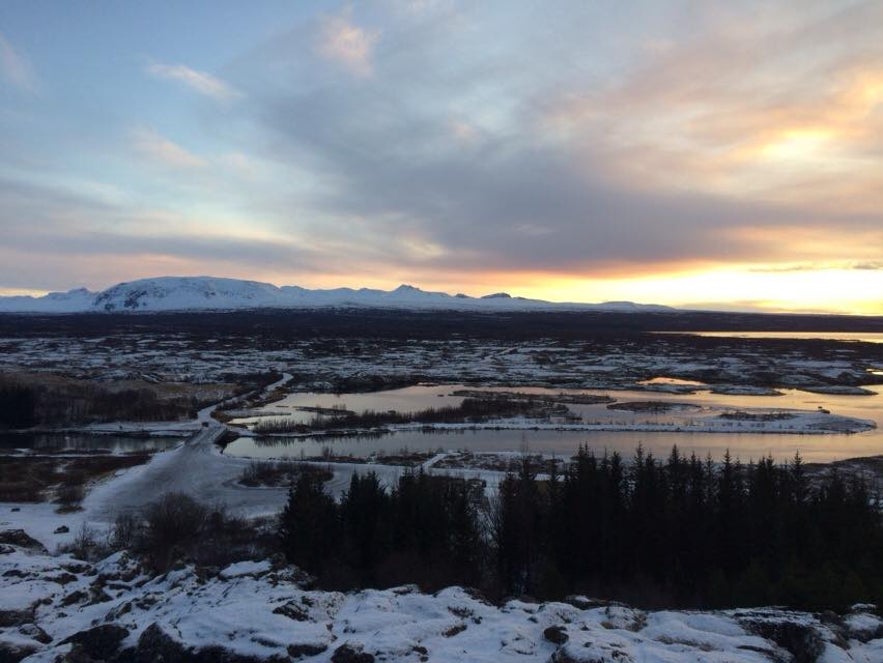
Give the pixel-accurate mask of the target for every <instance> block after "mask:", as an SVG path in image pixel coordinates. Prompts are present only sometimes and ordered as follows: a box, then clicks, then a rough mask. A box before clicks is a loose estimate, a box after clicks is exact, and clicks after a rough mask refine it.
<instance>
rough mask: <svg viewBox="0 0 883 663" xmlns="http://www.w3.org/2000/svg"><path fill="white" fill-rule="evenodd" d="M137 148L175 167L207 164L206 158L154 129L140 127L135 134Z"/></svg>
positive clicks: (198, 166) (142, 152) (158, 160)
mask: <svg viewBox="0 0 883 663" xmlns="http://www.w3.org/2000/svg"><path fill="white" fill-rule="evenodd" d="M132 137H133V143H134V146H135V149H136V150H137V151H138V152H139V153H141V154H143V155H144V156H146V157H147V158H149V159H150V160H152V161H155V162H157V163H161V164H164V165H166V166H171V167H173V168H182V169H193V168H202V167H203V166H205V165H206V162H205V160H204V159H202V158H200V157H198V156H196V155H195V154H192V153H191V152H188V151H187V150H186V149H184V148H183V147H181V146H180V145H178V144H177V143H174V142H172V141H171V140H169V139H168V138H166V137H164V136H162V135H160V134H159V133H157V132H156V131H154V130H153V129H148V128H144V127H141V128H138V129H136V130H135V131H134V132H133V134H132Z"/></svg>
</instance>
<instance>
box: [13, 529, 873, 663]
mask: <svg viewBox="0 0 883 663" xmlns="http://www.w3.org/2000/svg"><path fill="white" fill-rule="evenodd" d="M0 541H6V542H5V543H2V544H0V617H2V622H0V660H20V659H24V660H26V661H28V662H30V663H37V662H46V663H49V662H51V661H58V660H66V661H95V660H101V661H115V662H120V663H122V662H123V661H125V662H127V663H131V662H133V661H134V662H137V661H145V662H146V661H160V660H164V661H185V660H188V661H227V662H228V663H233V662H235V663H260V662H263V661H266V662H267V663H269V662H270V661H273V662H275V663H281V662H283V661H298V660H307V661H315V662H316V663H328V662H329V661H331V662H340V661H351V662H352V661H359V662H363V663H370V662H373V661H401V662H403V663H405V662H407V663H417V662H418V661H420V662H423V661H425V662H430V661H439V662H442V661H472V662H475V663H479V662H487V663H497V662H502V661H519V662H524V663H529V662H532V661H536V662H537V663H550V662H551V663H628V662H631V663H637V662H639V661H648V662H649V661H659V662H663V661H664V662H670V663H676V662H684V663H687V662H691V663H695V662H697V661H715V662H720V663H724V662H727V663H769V662H770V661H791V660H797V661H809V660H818V661H832V662H833V661H844V662H846V661H863V662H865V663H870V662H871V661H880V660H883V659H881V656H883V640H881V635H883V621H881V620H880V618H879V617H878V616H876V615H875V614H873V612H872V607H871V606H856V607H855V608H854V609H853V611H852V612H851V613H849V614H847V615H845V616H842V617H841V616H838V615H835V614H833V613H824V614H821V615H814V614H810V613H805V612H792V611H788V610H782V609H771V608H766V609H764V608H761V609H753V610H751V609H749V610H728V611H719V612H711V611H708V612H695V611H691V612H686V611H685V612H675V611H642V610H637V609H633V608H629V607H626V606H623V605H620V604H610V603H603V602H593V601H590V600H587V599H585V598H583V597H574V598H573V599H572V600H571V601H569V602H567V603H533V602H525V601H519V600H510V601H508V602H506V603H504V604H502V605H492V604H490V603H487V602H486V601H484V600H483V599H482V597H481V596H480V595H478V594H476V593H474V592H471V591H469V590H465V589H461V588H458V587H451V588H448V589H445V590H443V591H440V592H438V593H437V594H434V595H428V594H422V593H420V592H419V591H417V589H416V588H415V587H413V586H405V587H399V588H395V589H389V590H385V591H377V590H365V591H361V592H357V593H348V594H344V593H340V592H322V591H315V590H310V589H308V588H307V587H306V586H305V585H304V583H303V579H304V576H303V575H302V574H301V573H300V572H299V571H298V570H297V569H295V568H292V567H288V566H285V565H284V564H282V563H280V562H279V561H278V560H274V561H273V562H270V561H243V562H239V563H236V564H233V565H231V566H228V567H226V568H224V569H223V570H220V571H219V570H218V569H206V568H203V569H199V570H197V569H194V568H193V567H192V566H186V567H183V568H178V569H176V570H173V571H171V572H169V573H168V574H165V575H160V576H153V575H150V574H146V573H145V571H144V569H143V568H141V567H140V565H139V564H137V562H136V561H135V560H134V559H133V558H132V557H130V556H129V555H128V554H127V553H125V552H121V553H117V554H115V555H113V556H111V557H109V558H107V559H104V560H103V561H100V562H97V563H95V564H90V563H86V562H82V561H79V560H76V559H74V558H72V557H70V556H68V555H61V556H51V555H48V554H46V552H45V550H41V549H40V546H39V544H38V543H36V542H35V541H33V540H30V539H29V537H28V536H27V535H26V534H24V533H23V532H21V531H18V532H14V531H7V532H0Z"/></svg>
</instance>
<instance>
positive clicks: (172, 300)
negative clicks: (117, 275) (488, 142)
mask: <svg viewBox="0 0 883 663" xmlns="http://www.w3.org/2000/svg"><path fill="white" fill-rule="evenodd" d="M314 308H396V309H422V310H471V311H489V312H490V311H524V310H547V309H548V310H598V311H616V312H626V311H636V312H637V311H642V312H653V311H658V312H662V311H674V310H676V309H673V308H671V307H668V306H661V305H655V304H635V303H633V302H605V303H598V304H588V303H559V302H549V301H544V300H540V299H527V298H524V297H513V296H511V295H509V294H508V293H505V292H495V293H492V294H489V295H484V296H482V297H470V296H468V295H463V294H462V293H460V294H456V295H450V294H448V293H445V292H432V291H426V290H421V289H420V288H418V287H416V286H413V285H407V284H402V285H400V286H398V287H397V288H395V289H394V290H378V289H373V288H359V289H353V288H333V289H326V290H322V289H317V290H310V289H307V288H302V287H300V286H296V285H285V286H276V285H273V284H271V283H262V282H260V281H249V280H243V279H231V278H223V277H213V276H160V277H153V278H145V279H137V280H134V281H124V282H121V283H117V284H116V285H113V286H110V287H109V288H106V289H104V290H101V291H97V292H93V291H90V290H87V289H86V288H76V289H73V290H69V291H67V292H50V293H48V294H46V295H44V296H42V297H32V296H27V295H16V296H8V297H0V313H90V312H91V313H117V312H143V313H149V312H160V311H228V310H248V309H314Z"/></svg>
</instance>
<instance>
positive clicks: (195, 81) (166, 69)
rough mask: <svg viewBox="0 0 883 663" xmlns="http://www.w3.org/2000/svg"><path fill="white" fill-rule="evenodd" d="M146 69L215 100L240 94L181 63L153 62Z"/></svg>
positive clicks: (218, 80) (239, 95)
mask: <svg viewBox="0 0 883 663" xmlns="http://www.w3.org/2000/svg"><path fill="white" fill-rule="evenodd" d="M146 71H147V73H148V74H150V75H151V76H154V77H156V78H162V79H164V80H170V81H176V82H178V83H182V84H184V85H186V86H187V87H188V88H190V89H191V90H193V91H194V92H198V93H199V94H202V95H205V96H206V97H211V98H212V99H214V100H216V101H231V100H233V99H236V98H237V97H241V96H242V94H241V93H240V92H239V91H238V90H236V89H235V88H234V87H232V86H231V85H230V84H229V83H226V82H225V81H223V80H221V79H220V78H217V77H216V76H212V75H211V74H207V73H205V72H204V71H197V70H196V69H191V68H190V67H188V66H186V65H183V64H159V63H153V64H150V65H148V66H147V69H146Z"/></svg>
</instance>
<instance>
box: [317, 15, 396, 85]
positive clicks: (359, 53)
mask: <svg viewBox="0 0 883 663" xmlns="http://www.w3.org/2000/svg"><path fill="white" fill-rule="evenodd" d="M379 38H380V35H379V33H378V32H375V31H370V30H366V29H364V28H361V27H359V26H358V25H356V24H355V23H353V21H352V11H351V10H350V9H346V10H344V11H343V12H341V13H340V14H337V15H336V16H326V17H325V18H324V19H323V20H322V22H321V24H320V28H319V35H318V37H317V40H316V45H315V49H316V53H318V54H319V55H320V56H321V57H322V58H324V59H326V60H328V61H330V62H334V63H336V64H338V65H340V66H342V67H344V68H345V69H346V70H348V71H349V72H350V73H352V74H354V75H356V76H370V75H371V74H372V73H373V70H374V65H373V55H374V47H375V46H376V44H377V41H378V40H379Z"/></svg>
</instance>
